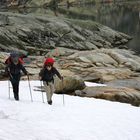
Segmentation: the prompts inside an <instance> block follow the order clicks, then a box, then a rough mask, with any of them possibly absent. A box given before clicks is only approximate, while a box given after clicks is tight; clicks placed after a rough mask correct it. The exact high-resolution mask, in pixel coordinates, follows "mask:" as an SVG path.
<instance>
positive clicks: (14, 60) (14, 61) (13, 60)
mask: <svg viewBox="0 0 140 140" xmlns="http://www.w3.org/2000/svg"><path fill="white" fill-rule="evenodd" d="M11 60H12V62H13V63H14V64H15V65H17V64H18V63H19V58H18V57H12V58H11Z"/></svg>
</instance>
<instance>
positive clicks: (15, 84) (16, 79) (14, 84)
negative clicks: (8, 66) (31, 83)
mask: <svg viewBox="0 0 140 140" xmlns="http://www.w3.org/2000/svg"><path fill="white" fill-rule="evenodd" d="M19 80H20V75H12V78H10V81H11V84H12V87H13V93H14V98H15V100H19V94H18V93H19Z"/></svg>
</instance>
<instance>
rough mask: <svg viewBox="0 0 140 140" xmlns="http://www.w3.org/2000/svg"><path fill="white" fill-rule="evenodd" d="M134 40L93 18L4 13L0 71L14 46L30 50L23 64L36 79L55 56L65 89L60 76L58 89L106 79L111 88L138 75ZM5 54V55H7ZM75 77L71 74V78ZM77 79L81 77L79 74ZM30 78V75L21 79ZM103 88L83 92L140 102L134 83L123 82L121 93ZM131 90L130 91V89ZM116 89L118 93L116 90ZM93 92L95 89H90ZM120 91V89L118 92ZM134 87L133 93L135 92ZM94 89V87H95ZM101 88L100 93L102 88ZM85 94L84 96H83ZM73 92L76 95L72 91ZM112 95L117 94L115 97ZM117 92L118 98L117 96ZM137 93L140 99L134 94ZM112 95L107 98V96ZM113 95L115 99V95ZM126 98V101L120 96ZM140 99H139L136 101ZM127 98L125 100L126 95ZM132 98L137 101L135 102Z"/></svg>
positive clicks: (0, 23)
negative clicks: (131, 43)
mask: <svg viewBox="0 0 140 140" xmlns="http://www.w3.org/2000/svg"><path fill="white" fill-rule="evenodd" d="M130 39H131V37H130V36H127V35H125V34H123V33H120V32H117V31H114V30H112V29H110V28H108V27H106V26H103V25H100V24H98V23H95V22H92V21H82V20H72V19H71V20H70V19H66V18H64V17H61V16H60V17H52V16H50V15H41V14H40V15H39V14H36V15H35V14H27V15H22V14H17V13H10V12H1V13H0V50H1V53H0V70H1V78H3V77H2V72H3V71H4V60H5V59H6V58H7V56H8V54H7V53H9V52H10V51H12V50H18V51H20V52H23V53H24V52H28V54H29V57H28V58H26V59H25V62H27V63H25V66H26V68H27V69H28V71H29V72H30V73H31V75H32V79H38V73H39V71H40V69H41V67H42V62H43V61H44V59H45V57H47V56H53V57H54V58H55V60H56V64H55V66H56V67H57V68H58V69H59V70H61V73H62V74H63V76H64V89H63V88H62V83H61V82H60V81H59V80H58V82H56V83H58V84H57V85H56V87H57V88H56V92H57V93H60V92H62V91H65V93H69V94H71V93H73V92H74V91H75V90H80V89H83V88H84V87H85V85H84V80H87V81H96V82H102V83H107V82H109V83H108V84H109V86H111V87H112V84H113V83H114V81H116V80H124V79H125V80H126V81H127V79H133V80H136V78H137V79H139V74H140V73H139V71H140V57H139V56H136V55H135V54H134V52H131V51H129V50H126V49H120V48H126V46H125V45H126V43H127V42H128V41H129V40H130ZM6 52H7V53H6ZM71 77H72V78H71ZM76 77H77V78H76ZM23 78H26V77H23ZM113 86H115V88H114V89H111V90H110V89H109V91H108V89H106V88H111V87H106V88H103V89H101V90H103V91H104V92H105V93H107V94H105V95H103V96H102V95H101V96H98V95H97V94H99V95H100V90H99V92H98V93H96V95H95V96H93V94H92V92H90V94H89V92H88V94H87V93H86V92H85V90H86V89H84V90H82V91H78V93H79V94H77V92H76V94H77V95H80V96H81V95H82V94H83V93H84V96H87V97H89V95H90V97H98V98H103V97H104V99H109V100H113V101H114V100H117V101H121V102H130V103H132V104H137V105H139V103H140V98H139V95H138V94H140V93H139V89H138V88H136V87H135V86H134V85H133V86H132V84H131V87H129V86H128V85H127V86H126V85H123V88H124V89H125V90H124V89H123V91H121V90H120V89H119V88H118V84H117V82H116V83H114V85H113ZM127 89H128V90H127ZM114 90H115V94H114ZM89 91H91V90H89ZM116 91H118V92H116ZM132 91H133V92H132ZM93 92H94V90H93ZM101 92H102V91H101ZM122 92H127V95H129V97H131V98H127V101H126V100H123V99H124V98H123V94H120V93H122ZM85 93H86V94H85ZM73 94H75V93H73ZM112 94H113V95H112ZM116 94H117V95H118V96H119V97H120V98H116ZM136 95H137V97H136ZM108 96H109V97H108ZM114 96H115V97H114ZM121 97H122V99H121ZM135 97H136V100H133V99H134V98H135ZM125 99H126V98H125ZM132 101H134V102H132Z"/></svg>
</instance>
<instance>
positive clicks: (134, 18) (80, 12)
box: [0, 2, 140, 54]
mask: <svg viewBox="0 0 140 140" xmlns="http://www.w3.org/2000/svg"><path fill="white" fill-rule="evenodd" d="M132 4H133V3H131V4H130V6H129V8H128V6H125V5H122V4H121V5H118V4H114V3H109V4H96V5H92V4H91V5H79V6H75V7H70V8H69V9H67V8H66V7H60V9H62V8H63V9H64V10H65V12H64V11H63V10H59V12H58V16H66V17H68V18H74V19H75V18H77V19H84V20H93V21H97V22H99V23H101V24H103V25H106V26H108V27H111V28H112V29H115V30H117V31H120V32H123V33H126V34H128V35H130V36H132V37H133V39H132V40H131V41H130V42H129V43H128V45H127V46H128V47H129V48H130V49H132V50H134V51H136V52H137V53H138V54H140V2H139V9H136V8H135V7H134V6H132ZM134 9H135V10H134ZM0 11H1V10H0ZM3 11H7V10H6V9H5V10H3ZM8 11H11V12H19V13H22V14H29V13H41V14H50V15H52V16H55V14H54V12H53V11H51V10H50V9H43V8H42V9H41V8H30V9H18V10H17V9H11V10H8Z"/></svg>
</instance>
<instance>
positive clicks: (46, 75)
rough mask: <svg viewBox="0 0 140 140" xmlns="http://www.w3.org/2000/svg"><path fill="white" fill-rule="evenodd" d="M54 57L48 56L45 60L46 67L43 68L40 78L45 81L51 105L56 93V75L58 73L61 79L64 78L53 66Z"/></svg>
mask: <svg viewBox="0 0 140 140" xmlns="http://www.w3.org/2000/svg"><path fill="white" fill-rule="evenodd" d="M53 64H54V59H53V58H47V59H46V61H45V62H44V67H43V68H42V69H41V71H40V73H39V76H40V80H42V81H43V84H44V88H45V91H46V95H47V101H48V104H49V105H52V95H53V93H54V90H55V89H54V76H55V75H57V76H58V77H59V79H60V80H63V77H62V76H61V75H60V73H59V72H58V70H57V69H56V68H55V67H53Z"/></svg>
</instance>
